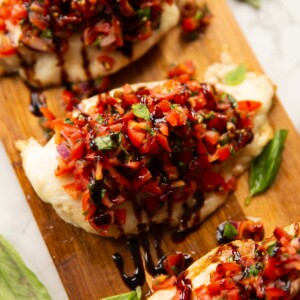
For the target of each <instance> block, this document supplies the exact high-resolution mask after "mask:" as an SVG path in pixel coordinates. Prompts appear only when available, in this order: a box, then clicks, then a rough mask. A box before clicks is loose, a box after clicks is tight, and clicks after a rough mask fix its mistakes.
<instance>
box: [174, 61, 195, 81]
mask: <svg viewBox="0 0 300 300" xmlns="http://www.w3.org/2000/svg"><path fill="white" fill-rule="evenodd" d="M195 71H196V67H195V65H194V63H193V62H192V61H191V60H187V61H184V62H183V63H180V64H177V65H175V66H174V67H173V68H171V69H170V70H169V72H168V75H169V77H170V78H174V77H178V76H180V75H184V74H186V75H189V76H191V75H194V73H195ZM188 78H190V77H188Z"/></svg>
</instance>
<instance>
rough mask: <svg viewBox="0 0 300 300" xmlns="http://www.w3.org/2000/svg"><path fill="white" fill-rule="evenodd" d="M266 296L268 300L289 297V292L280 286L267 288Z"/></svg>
mask: <svg viewBox="0 0 300 300" xmlns="http://www.w3.org/2000/svg"><path fill="white" fill-rule="evenodd" d="M266 296H267V297H266V298H267V299H268V300H278V299H288V297H289V293H288V292H287V291H284V290H282V289H279V288H275V287H274V288H267V289H266Z"/></svg>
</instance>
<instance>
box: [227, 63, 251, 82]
mask: <svg viewBox="0 0 300 300" xmlns="http://www.w3.org/2000/svg"><path fill="white" fill-rule="evenodd" d="M246 73H247V68H246V66H245V65H243V64H240V65H238V66H237V67H236V68H235V69H233V70H231V71H230V72H228V73H227V74H226V75H225V77H224V83H225V84H227V85H238V84H240V83H242V82H243V81H244V79H245V77H246Z"/></svg>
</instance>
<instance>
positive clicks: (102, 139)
mask: <svg viewBox="0 0 300 300" xmlns="http://www.w3.org/2000/svg"><path fill="white" fill-rule="evenodd" d="M119 144H120V134H119V133H113V134H109V135H106V136H97V137H96V138H95V139H94V140H93V141H92V147H91V148H92V149H95V148H96V150H98V151H100V150H102V151H103V150H113V149H115V148H117V147H118V146H119Z"/></svg>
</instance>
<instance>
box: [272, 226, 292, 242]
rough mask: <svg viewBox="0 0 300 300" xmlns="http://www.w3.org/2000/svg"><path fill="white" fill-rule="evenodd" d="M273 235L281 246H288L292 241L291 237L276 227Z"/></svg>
mask: <svg viewBox="0 0 300 300" xmlns="http://www.w3.org/2000/svg"><path fill="white" fill-rule="evenodd" d="M273 234H274V236H275V237H276V239H277V240H278V241H279V242H280V243H281V244H282V245H283V246H286V245H289V243H290V241H291V240H292V237H291V236H290V235H289V234H288V233H287V232H286V231H285V230H284V229H282V228H280V227H276V228H275V230H274V232H273Z"/></svg>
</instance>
